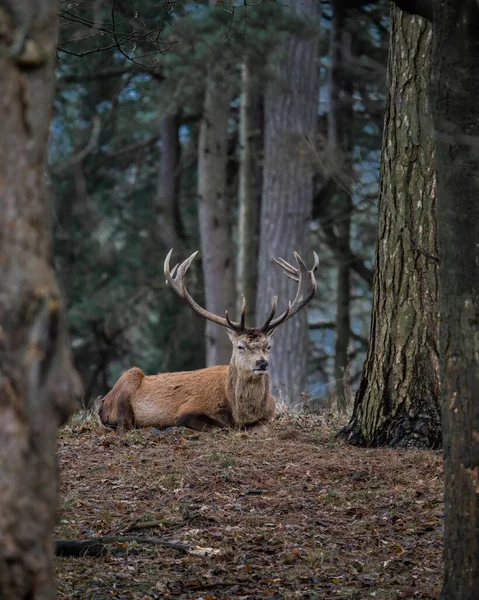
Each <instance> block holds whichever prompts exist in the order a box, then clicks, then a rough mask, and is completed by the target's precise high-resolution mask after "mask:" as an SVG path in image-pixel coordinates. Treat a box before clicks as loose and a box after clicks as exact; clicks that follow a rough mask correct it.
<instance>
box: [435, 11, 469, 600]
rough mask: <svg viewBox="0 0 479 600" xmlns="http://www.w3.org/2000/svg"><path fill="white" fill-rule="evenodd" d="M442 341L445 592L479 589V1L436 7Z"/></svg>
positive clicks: (460, 594) (449, 595) (446, 596)
mask: <svg viewBox="0 0 479 600" xmlns="http://www.w3.org/2000/svg"><path fill="white" fill-rule="evenodd" d="M433 22H434V25H433V53H432V69H431V102H432V110H433V118H434V125H435V135H436V168H437V177H438V182H437V197H438V233H439V249H440V259H441V262H440V266H439V279H440V300H439V304H440V314H441V319H440V349H441V382H442V426H443V444H444V459H445V463H444V470H445V484H446V485H445V504H446V510H445V540H444V549H445V581H444V587H443V590H442V594H441V599H442V600H452V599H454V600H455V599H456V598H461V599H464V600H473V599H475V598H479V560H478V557H479V179H478V173H479V106H478V103H477V99H478V97H479V35H478V32H479V27H478V25H479V7H478V5H477V3H476V2H475V1H473V0H469V1H466V0H462V1H458V0H445V1H444V2H441V3H440V4H439V3H437V6H436V8H435V12H434V21H433Z"/></svg>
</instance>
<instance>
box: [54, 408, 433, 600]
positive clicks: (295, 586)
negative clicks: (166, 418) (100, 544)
mask: <svg viewBox="0 0 479 600" xmlns="http://www.w3.org/2000/svg"><path fill="white" fill-rule="evenodd" d="M334 434H335V425H334V423H333V424H331V423H330V422H328V421H327V420H326V419H325V418H322V417H318V416H305V415H301V416H295V415H287V414H283V415H281V416H280V417H279V418H278V419H277V420H276V421H275V422H274V424H273V426H272V428H271V432H270V433H269V434H268V435H263V436H255V435H249V434H246V433H235V432H227V431H220V432H216V433H204V434H198V433H197V432H190V431H188V430H185V429H169V430H165V431H158V430H154V429H142V430H133V431H130V432H126V433H123V434H121V435H117V434H115V433H110V432H105V431H104V430H103V429H101V428H99V427H98V426H97V425H96V423H94V420H93V419H92V418H80V417H76V418H74V419H73V420H72V421H71V422H70V424H68V425H67V426H65V427H64V428H63V429H62V430H61V432H60V435H59V440H58V451H59V459H60V475H61V499H60V514H59V523H58V526H57V528H56V532H55V537H56V538H64V539H78V540H87V539H89V538H92V537H96V536H122V535H123V534H125V536H128V538H129V539H130V536H131V535H132V534H131V533H129V532H134V534H135V536H138V537H139V538H157V539H159V540H164V541H168V542H175V543H179V544H182V545H185V544H186V545H187V546H188V547H189V551H188V552H187V553H180V552H177V551H175V550H174V549H172V548H165V547H161V546H151V545H148V544H142V543H138V544H137V543H135V542H125V543H120V545H122V546H124V548H125V551H124V552H122V553H121V554H118V553H115V552H111V553H110V554H108V553H107V554H106V555H105V556H101V557H79V558H57V559H56V569H57V585H58V597H59V598H64V599H66V598H68V599H70V598H72V599H82V600H83V599H85V600H86V599H91V600H106V599H109V598H117V599H125V600H126V599H128V600H139V599H142V600H143V599H150V598H159V599H163V598H164V599H185V600H187V599H188V600H189V599H194V600H201V599H202V600H227V599H234V600H261V599H270V600H273V599H275V600H280V599H284V600H289V599H296V598H300V599H303V600H313V599H316V600H328V599H332V598H348V599H353V600H364V599H367V598H376V599H388V600H398V599H401V598H406V599H413V598H424V599H425V598H431V599H432V598H437V597H438V595H439V591H440V585H441V581H442V535H443V484H442V458H441V454H440V453H439V452H436V451H424V450H390V449H385V448H384V449H364V448H354V447H350V446H347V445H346V444H344V443H343V442H340V441H337V440H336V439H335V435H334ZM145 541H146V540H145Z"/></svg>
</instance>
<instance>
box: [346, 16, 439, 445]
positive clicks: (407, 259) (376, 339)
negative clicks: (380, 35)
mask: <svg viewBox="0 0 479 600" xmlns="http://www.w3.org/2000/svg"><path fill="white" fill-rule="evenodd" d="M430 49H431V27H430V25H429V24H428V23H427V22H426V21H424V20H423V19H421V18H420V17H416V16H410V15H407V14H405V13H402V11H401V10H399V9H398V8H397V7H396V6H395V5H391V46H390V54H389V67H388V98H387V105H386V115H385V127H384V138H383V154H382V160H381V182H380V192H379V224H378V235H377V245H376V266H375V271H374V285H373V312H372V317H371V333H370V341H369V347H368V352H367V356H366V361H365V364H364V367H363V373H362V376H361V382H360V386H359V389H358V392H357V394H356V398H355V404H354V411H353V416H352V419H351V422H350V424H349V426H348V427H347V428H346V430H345V432H344V434H345V435H347V437H348V439H349V441H350V442H352V443H355V444H361V445H367V446H383V445H388V446H392V447H404V446H415V447H437V446H439V445H440V441H441V429H440V417H439V365H438V274H437V258H436V255H437V251H436V222H435V210H436V201H435V191H436V190H435V187H436V186H435V172H434V168H433V140H432V137H433V136H432V129H431V123H430V110H429V102H428V96H427V78H428V66H429V64H430Z"/></svg>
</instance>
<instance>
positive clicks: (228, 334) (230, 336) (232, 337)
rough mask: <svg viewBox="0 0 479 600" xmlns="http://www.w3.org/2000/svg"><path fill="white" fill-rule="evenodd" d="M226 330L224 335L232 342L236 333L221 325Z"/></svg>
mask: <svg viewBox="0 0 479 600" xmlns="http://www.w3.org/2000/svg"><path fill="white" fill-rule="evenodd" d="M223 329H224V330H225V331H226V335H227V336H228V337H229V338H230V340H231V342H234V340H235V337H234V336H235V335H236V333H235V332H234V331H233V330H232V329H228V328H227V327H223Z"/></svg>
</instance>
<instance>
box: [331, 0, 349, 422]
mask: <svg viewBox="0 0 479 600" xmlns="http://www.w3.org/2000/svg"><path fill="white" fill-rule="evenodd" d="M332 7H333V18H332V22H331V33H330V80H329V93H330V110H329V127H328V133H329V143H330V145H331V147H332V150H333V152H334V154H335V156H336V161H335V163H336V166H337V177H336V179H337V181H339V185H337V186H336V188H337V193H336V198H335V220H334V223H333V224H334V226H335V228H336V230H337V248H336V250H335V258H336V262H337V265H338V279H337V286H336V343H335V349H334V379H335V391H336V403H337V408H338V411H339V412H346V409H347V405H348V402H349V398H347V397H346V394H345V392H346V390H345V383H344V378H345V373H346V371H347V367H348V361H349V356H348V347H349V337H350V331H351V320H350V314H349V313H350V303H351V293H350V272H351V263H350V256H351V239H350V238H351V213H352V210H353V201H352V197H351V188H352V179H353V173H352V169H353V166H352V150H353V140H352V135H353V130H352V129H353V103H352V100H353V96H352V92H353V90H352V85H351V83H350V82H349V81H347V78H346V72H345V70H346V61H347V55H348V53H349V55H351V52H352V49H351V34H350V33H349V32H348V31H347V29H346V27H345V21H346V8H345V5H344V1H343V0H335V1H334V2H333V3H332ZM333 224H331V227H332V226H333Z"/></svg>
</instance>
